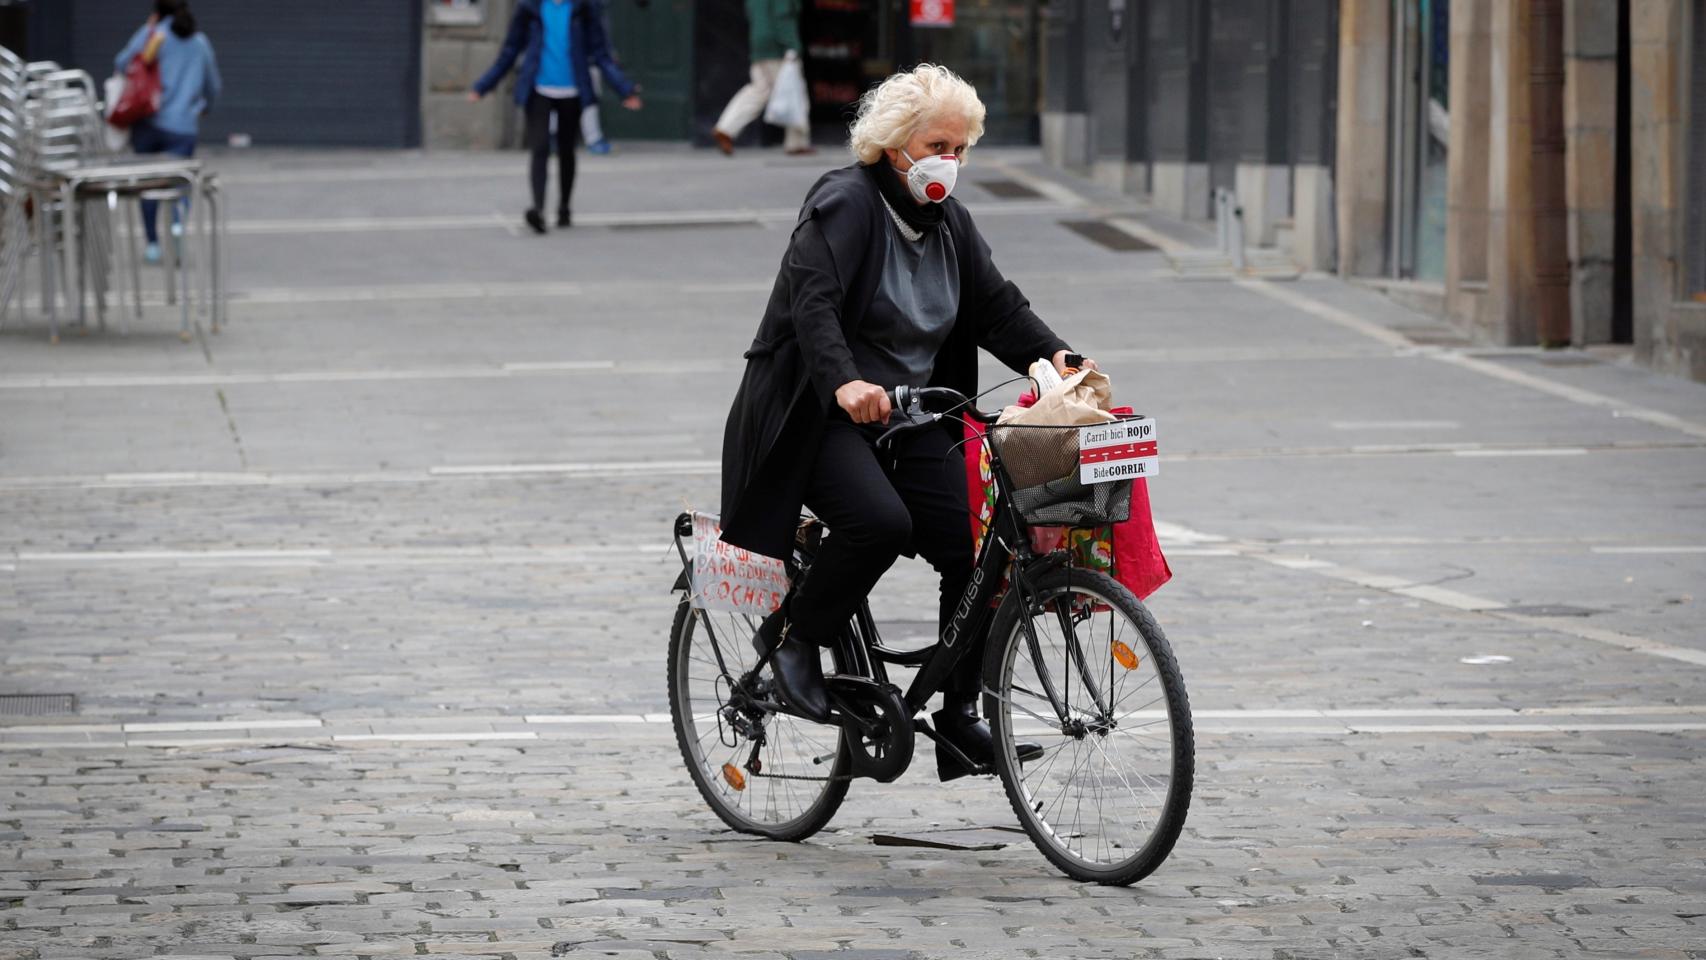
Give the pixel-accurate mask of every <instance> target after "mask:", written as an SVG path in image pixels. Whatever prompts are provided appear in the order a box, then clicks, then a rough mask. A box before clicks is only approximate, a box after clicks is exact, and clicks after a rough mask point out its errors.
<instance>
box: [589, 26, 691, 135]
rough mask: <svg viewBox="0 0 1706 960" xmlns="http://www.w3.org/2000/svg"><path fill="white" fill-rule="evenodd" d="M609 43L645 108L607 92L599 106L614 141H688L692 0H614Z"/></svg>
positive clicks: (605, 129)
mask: <svg viewBox="0 0 1706 960" xmlns="http://www.w3.org/2000/svg"><path fill="white" fill-rule="evenodd" d="M608 10H609V12H610V42H611V44H612V46H614V47H615V49H616V58H617V60H618V61H619V62H620V63H621V64H622V70H623V72H625V73H627V74H628V78H629V79H630V80H633V81H634V82H636V83H638V84H639V85H640V88H641V96H642V97H644V99H645V101H646V108H645V109H644V110H641V111H639V112H637V113H636V112H634V111H631V110H624V109H622V107H621V105H620V104H618V103H617V102H616V99H615V96H614V94H612V93H610V91H608V90H607V91H606V96H605V97H604V99H603V101H602V102H601V103H600V105H599V109H600V118H601V119H602V120H603V121H604V134H605V136H607V137H609V138H610V139H612V140H624V139H627V140H686V139H687V138H688V137H689V136H690V134H691V131H692V121H693V2H692V0H649V2H644V0H615V2H613V3H611V4H609V6H608Z"/></svg>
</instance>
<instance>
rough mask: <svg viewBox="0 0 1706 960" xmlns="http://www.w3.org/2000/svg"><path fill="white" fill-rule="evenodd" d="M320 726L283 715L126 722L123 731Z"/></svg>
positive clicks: (315, 720)
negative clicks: (171, 721) (178, 721)
mask: <svg viewBox="0 0 1706 960" xmlns="http://www.w3.org/2000/svg"><path fill="white" fill-rule="evenodd" d="M319 726H322V723H321V721H320V720H319V719H318V718H315V717H305V718H297V719H287V718H283V717H273V718H266V717H261V718H256V719H254V720H195V721H186V722H182V723H127V724H124V725H123V727H124V732H125V733H192V732H195V731H199V730H273V729H279V730H285V729H290V730H299V729H302V728H305V727H319Z"/></svg>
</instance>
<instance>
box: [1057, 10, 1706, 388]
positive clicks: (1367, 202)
mask: <svg viewBox="0 0 1706 960" xmlns="http://www.w3.org/2000/svg"><path fill="white" fill-rule="evenodd" d="M1044 36H1045V47H1046V50H1047V53H1048V57H1047V68H1046V72H1045V89H1044V113H1043V144H1044V148H1045V152H1046V153H1047V155H1048V156H1049V157H1050V158H1051V159H1052V160H1054V161H1055V162H1057V163H1059V164H1061V165H1063V166H1066V167H1069V168H1074V169H1081V170H1085V171H1089V172H1091V173H1093V174H1094V175H1096V176H1097V177H1098V178H1099V179H1101V180H1103V181H1104V182H1108V183H1110V184H1112V185H1115V186H1118V187H1121V188H1123V189H1125V190H1127V191H1129V192H1131V193H1133V194H1136V195H1140V196H1144V197H1146V198H1147V199H1148V200H1149V201H1150V202H1151V203H1152V204H1153V205H1154V206H1155V207H1156V208H1158V209H1161V210H1164V211H1166V212H1169V213H1172V214H1175V215H1180V216H1185V217H1192V218H1203V217H1206V216H1207V215H1208V213H1209V199H1208V197H1209V193H1210V191H1211V190H1213V189H1214V188H1217V187H1221V186H1230V187H1233V188H1234V189H1236V190H1237V192H1238V196H1239V199H1240V201H1241V203H1242V206H1243V208H1244V210H1245V212H1246V218H1247V225H1248V230H1249V233H1250V235H1251V236H1252V237H1253V238H1254V239H1255V240H1257V241H1259V242H1262V243H1267V244H1274V245H1279V246H1282V247H1286V248H1288V249H1290V250H1291V252H1292V254H1293V256H1294V258H1295V259H1296V260H1297V261H1298V262H1299V264H1301V265H1302V266H1305V267H1310V268H1318V269H1331V270H1335V271H1337V272H1338V273H1340V274H1341V275H1344V276H1346V277H1352V278H1357V279H1360V280H1364V281H1366V282H1370V283H1374V284H1376V285H1379V286H1382V287H1385V288H1386V289H1388V290H1390V291H1391V292H1393V293H1394V294H1395V295H1400V296H1402V297H1403V298H1404V299H1405V300H1406V302H1409V303H1412V304H1415V305H1418V306H1421V307H1423V308H1426V309H1431V310H1434V311H1436V312H1439V313H1441V314H1445V315H1449V316H1450V317H1452V318H1454V319H1455V320H1456V321H1458V322H1459V323H1460V324H1461V325H1462V326H1464V327H1465V328H1467V329H1468V330H1470V331H1472V332H1473V333H1474V334H1475V336H1476V337H1477V338H1478V339H1480V340H1482V341H1483V342H1491V343H1499V344H1510V345H1535V344H1540V345H1549V346H1552V345H1560V346H1561V345H1575V346H1590V345H1594V344H1602V343H1629V344H1632V345H1633V349H1634V353H1635V356H1636V357H1637V359H1639V360H1640V361H1641V362H1643V363H1647V364H1649V365H1651V366H1653V367H1655V368H1658V369H1661V370H1665V371H1668V372H1673V373H1679V374H1683V375H1686V376H1691V377H1694V378H1695V379H1701V380H1706V0H1320V2H1318V3H1317V2H1311V0H1266V2H1255V3H1252V2H1246V0H1053V2H1051V3H1050V5H1049V6H1048V7H1047V8H1046V11H1045V24H1044Z"/></svg>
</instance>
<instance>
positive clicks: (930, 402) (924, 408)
mask: <svg viewBox="0 0 1706 960" xmlns="http://www.w3.org/2000/svg"><path fill="white" fill-rule="evenodd" d="M883 392H884V393H886V394H888V398H889V406H891V407H893V408H894V410H895V411H897V412H899V413H900V414H901V416H902V417H904V418H905V420H904V422H902V423H897V424H895V425H894V426H892V427H890V428H888V429H887V430H885V431H884V432H883V435H882V436H880V437H878V438H877V442H876V445H877V446H878V447H879V448H881V447H885V446H887V445H888V443H889V441H890V440H892V439H894V437H895V435H896V434H901V433H905V432H906V431H908V430H916V429H918V428H920V427H927V426H930V425H931V424H934V423H936V422H937V421H939V420H941V419H942V418H943V417H944V416H947V415H949V414H955V415H958V416H961V417H965V418H968V419H971V420H976V421H978V422H979V423H985V424H988V423H994V422H995V419H996V418H995V416H994V415H993V414H987V413H984V412H983V411H981V410H979V409H978V408H976V407H974V406H972V403H971V398H969V397H967V396H966V395H965V394H963V393H961V392H959V391H958V390H954V389H952V388H950V387H908V386H899V387H892V388H890V389H888V390H885V391H883Z"/></svg>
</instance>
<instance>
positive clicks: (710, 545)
mask: <svg viewBox="0 0 1706 960" xmlns="http://www.w3.org/2000/svg"><path fill="white" fill-rule="evenodd" d="M722 533H723V529H722V527H721V525H719V524H718V523H717V518H716V517H714V516H711V515H710V514H706V513H695V514H693V605H694V606H695V607H700V608H702V609H705V610H726V611H728V612H730V613H750V614H753V615H755V616H760V617H762V616H764V615H766V614H768V613H770V612H772V611H774V610H776V609H778V608H780V607H781V606H782V597H783V596H785V595H786V594H787V592H788V573H787V570H786V568H784V567H783V566H782V561H780V560H776V559H772V558H770V557H766V556H763V555H761V554H757V553H753V552H752V551H750V550H742V549H741V548H739V547H731V546H729V545H728V544H726V543H724V542H723V539H722Z"/></svg>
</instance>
